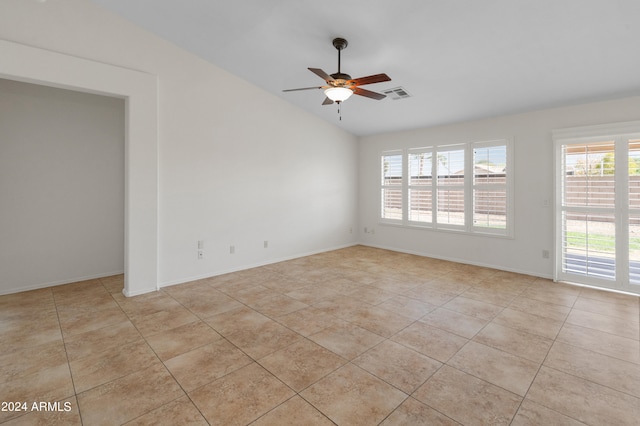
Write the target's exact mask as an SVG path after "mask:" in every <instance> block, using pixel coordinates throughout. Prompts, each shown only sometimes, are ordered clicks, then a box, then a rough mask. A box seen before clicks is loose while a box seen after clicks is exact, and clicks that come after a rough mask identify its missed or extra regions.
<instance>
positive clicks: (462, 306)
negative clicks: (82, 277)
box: [0, 246, 640, 426]
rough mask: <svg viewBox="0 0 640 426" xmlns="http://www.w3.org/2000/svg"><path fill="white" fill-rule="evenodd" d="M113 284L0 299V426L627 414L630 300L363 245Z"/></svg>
mask: <svg viewBox="0 0 640 426" xmlns="http://www.w3.org/2000/svg"><path fill="white" fill-rule="evenodd" d="M122 286H123V283H122V276H116V277H110V278H105V279H99V280H90V281H84V282H78V283H73V284H68V285H63V286H59V287H53V288H47V289H42V290H37V291H30V292H25V293H19V294H12V295H6V296H2V297H0V332H1V333H0V401H4V402H6V403H10V402H12V403H15V402H26V403H27V411H26V412H25V411H0V423H3V424H7V425H15V424H24V425H32V424H47V425H51V424H64V425H73V424H84V425H92V426H93V425H101V424H105V425H115V424H136V425H157V424H167V425H178V424H180V425H184V424H212V425H234V424H238V425H242V424H254V425H316V424H317V425H331V424H340V425H359V424H362V425H376V424H383V425H417V424H429V425H432V424H433V425H440V424H466V425H498V424H505V425H506V424H512V425H572V424H575V425H578V424H591V425H614V424H615V425H624V424H630V425H631V424H633V425H637V424H638V422H639V421H640V420H639V419H640V341H639V339H640V324H639V322H640V311H639V306H640V304H639V299H638V297H633V296H625V295H620V294H616V293H609V292H603V291H597V290H593V289H587V288H580V287H574V286H569V285H563V284H555V283H553V282H550V281H548V280H544V279H537V278H534V277H530V276H525V275H519V274H514V273H509V272H501V271H496V270H491V269H487V268H479V267H473V266H467V265H460V264H455V263H451V262H445V261H441V260H435V259H429V258H423V257H417V256H411V255H406V254H400V253H394V252H389V251H384V250H379V249H373V248H367V247H362V246H356V247H352V248H348V249H343V250H337V251H333V252H328V253H324V254H319V255H315V256H310V257H305V258H301V259H296V260H292V261H287V262H282V263H278V264H273V265H269V266H264V267H261V268H256V269H251V270H247V271H242V272H237V273H233V274H228V275H224V276H219V277H213V278H209V279H204V280H199V281H196V282H191V283H186V284H182V285H177V286H173V287H168V288H165V289H163V290H162V291H159V292H156V293H152V294H146V295H142V296H137V297H133V298H125V297H124V296H123V295H122V293H121V289H122ZM41 401H44V402H60V405H59V407H60V408H61V410H62V411H35V410H32V404H33V402H41ZM65 403H66V404H67V405H66V407H69V408H70V411H68V412H66V411H64V407H65V405H64V404H65ZM3 408H4V409H9V408H11V407H10V406H9V405H8V404H7V405H4V406H3Z"/></svg>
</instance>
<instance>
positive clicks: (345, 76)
mask: <svg viewBox="0 0 640 426" xmlns="http://www.w3.org/2000/svg"><path fill="white" fill-rule="evenodd" d="M331 77H332V78H333V79H334V80H345V81H347V80H351V76H350V75H349V74H345V73H342V72H337V73H335V74H331Z"/></svg>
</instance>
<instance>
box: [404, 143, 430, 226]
mask: <svg viewBox="0 0 640 426" xmlns="http://www.w3.org/2000/svg"><path fill="white" fill-rule="evenodd" d="M432 157H433V150H428V149H417V150H410V151H409V167H408V168H409V188H408V198H409V218H408V219H409V222H412V223H414V224H421V223H432V222H433V221H434V218H433V212H434V210H433V164H432V161H431V159H432Z"/></svg>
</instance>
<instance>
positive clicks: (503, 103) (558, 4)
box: [92, 0, 640, 136]
mask: <svg viewBox="0 0 640 426" xmlns="http://www.w3.org/2000/svg"><path fill="white" fill-rule="evenodd" d="M92 1H93V2H94V3H97V4H100V5H102V6H103V7H105V8H106V9H109V10H111V11H113V12H115V13H116V14H118V15H121V16H123V17H124V18H126V19H128V20H130V21H131V22H133V23H135V24H137V25H138V26H140V27H143V28H145V29H147V30H149V31H151V32H153V33H155V34H157V35H159V36H160V37H163V38H165V39H167V40H169V41H170V42H172V43H174V44H176V45H178V46H180V47H182V48H184V49H186V50H188V51H190V52H193V53H194V54H196V55H199V56H201V57H202V58H204V59H206V60H207V61H210V62H212V63H214V64H216V65H218V66H219V67H221V68H223V69H226V70H227V71H229V72H231V73H233V74H235V75H237V76H239V77H241V78H243V79H245V80H247V81H249V82H251V83H253V84H255V85H256V86H258V87H260V88H262V89H264V90H266V91H268V92H271V93H273V94H274V95H276V96H279V97H281V98H283V99H285V100H287V101H288V102H291V103H293V104H295V105H297V106H299V107H300V108H303V109H305V110H307V111H309V112H310V113H312V114H315V115H317V116H319V117H321V118H322V119H324V120H326V121H329V122H331V123H334V124H336V125H338V126H340V127H342V128H344V129H345V130H346V131H348V132H351V133H353V134H355V135H360V136H363V135H370V134H378V133H385V132H391V131H398V130H405V129H412V128H420V127H427V126H434V125H439V124H445V123H454V122H461V121H467V120H472V119H478V118H484V117H490V116H497V115H504V114H510V113H517V112H524V111H531V110H535V109H541V108H548V107H554V106H563V105H570V104H576V103H583V102H588V101H594V100H603V99H612V98H618V97H624V96H629V95H638V94H640V55H639V54H638V51H639V45H638V41H639V40H640V1H638V0H561V1H558V0H535V1H534V0H486V1H475V0H395V1H389V0H342V1H335V0H324V1H309V0H238V1H222V0H189V1H185V0H92ZM335 37H344V38H346V39H347V40H348V42H349V45H348V47H347V48H346V49H345V50H343V51H342V72H346V73H348V74H351V76H353V77H362V76H367V75H371V74H377V73H383V72H384V73H387V74H388V75H389V76H390V77H391V78H392V81H390V82H385V83H377V84H373V85H370V86H366V88H367V89H369V90H372V91H377V92H382V91H384V90H388V89H392V88H396V87H403V88H404V89H406V91H407V92H408V93H409V94H410V95H411V96H410V97H409V98H406V99H400V100H392V99H390V98H386V99H383V100H380V101H377V100H372V99H367V98H364V97H360V96H352V97H351V98H350V99H348V100H347V101H345V102H344V103H343V105H342V108H341V109H342V111H341V112H342V121H338V113H337V106H336V105H335V104H334V105H327V106H323V105H321V104H322V101H323V100H324V94H323V93H322V91H321V90H309V91H299V92H288V93H283V92H282V90H283V89H289V88H297V87H309V86H316V85H317V86H320V85H322V84H324V83H323V81H322V80H321V79H320V78H319V77H318V76H316V75H315V74H313V73H311V72H310V71H308V70H307V68H308V67H314V68H321V69H323V70H324V71H326V72H327V73H329V74H331V73H334V72H336V71H337V58H338V55H337V50H336V49H335V48H334V47H333V46H332V44H331V41H332V40H333V38H335ZM220 84H225V82H224V81H221V82H220Z"/></svg>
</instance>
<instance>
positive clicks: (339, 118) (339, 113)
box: [336, 102, 342, 121]
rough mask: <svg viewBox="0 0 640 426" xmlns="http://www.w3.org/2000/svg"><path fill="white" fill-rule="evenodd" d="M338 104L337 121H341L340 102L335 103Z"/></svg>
mask: <svg viewBox="0 0 640 426" xmlns="http://www.w3.org/2000/svg"><path fill="white" fill-rule="evenodd" d="M336 103H337V104H338V120H339V121H342V113H341V112H340V105H342V102H336Z"/></svg>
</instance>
